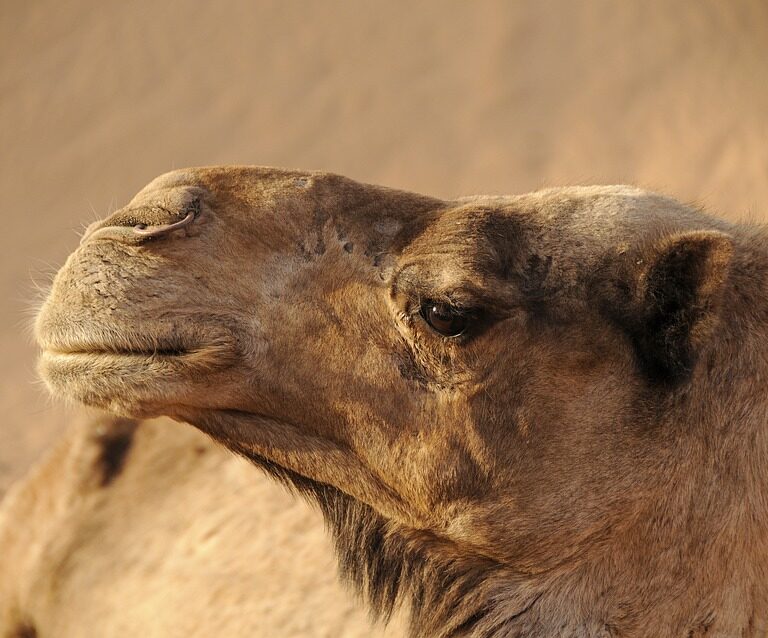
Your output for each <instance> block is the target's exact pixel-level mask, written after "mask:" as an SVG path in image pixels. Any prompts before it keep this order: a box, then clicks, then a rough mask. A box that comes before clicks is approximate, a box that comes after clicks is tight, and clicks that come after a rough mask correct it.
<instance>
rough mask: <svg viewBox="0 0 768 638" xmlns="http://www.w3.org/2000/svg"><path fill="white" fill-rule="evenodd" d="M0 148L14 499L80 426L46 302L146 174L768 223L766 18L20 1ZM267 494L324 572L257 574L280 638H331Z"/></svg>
mask: <svg viewBox="0 0 768 638" xmlns="http://www.w3.org/2000/svg"><path fill="white" fill-rule="evenodd" d="M0 143H1V144H0V146H1V147H2V154H1V155H0V193H2V207H3V211H2V224H3V229H2V232H1V233H0V242H2V250H0V260H1V262H0V263H1V264H2V268H1V269H0V275H1V277H0V287H1V288H0V291H1V294H2V299H3V303H2V305H0V339H1V341H0V345H1V347H2V352H3V357H2V358H1V359H0V414H2V423H0V495H2V493H3V492H4V491H5V490H6V489H7V487H8V485H9V484H10V483H11V482H12V481H14V480H16V479H18V478H19V477H20V476H22V475H23V474H24V472H25V471H26V470H27V469H28V468H29V467H30V465H31V464H32V463H33V462H34V461H35V459H37V458H39V457H40V456H41V454H43V453H44V451H45V450H46V449H48V448H50V446H51V445H53V443H54V442H55V441H56V440H57V438H58V437H59V436H60V435H61V434H62V433H63V431H64V430H65V428H66V427H67V423H69V422H71V421H72V420H73V419H74V418H75V413H76V410H75V409H73V408H66V407H65V406H62V405H60V404H58V403H54V402H52V401H51V400H50V399H48V398H47V396H46V394H45V391H44V389H43V388H42V387H41V386H40V384H39V383H38V382H37V381H36V376H35V371H34V368H35V347H34V343H33V340H32V337H31V333H30V330H29V327H28V326H29V324H30V321H31V320H30V316H31V315H32V313H33V312H34V307H35V304H36V302H37V299H38V298H39V292H38V288H43V289H44V287H45V285H46V283H47V282H48V281H49V279H50V276H51V274H52V273H53V272H55V269H56V268H57V266H58V265H60V264H61V263H62V261H63V259H64V258H65V257H66V255H67V253H68V252H69V251H71V250H72V249H73V248H74V247H75V246H76V244H77V235H78V233H79V232H80V231H81V230H82V228H83V227H84V225H85V224H87V223H89V222H90V221H93V220H94V219H96V218H97V217H101V216H104V215H105V214H106V213H107V212H109V211H110V210H114V209H115V208H117V207H120V206H122V205H123V204H124V203H126V202H127V201H128V199H129V198H130V197H131V196H132V195H133V193H134V192H135V191H137V190H138V189H139V188H141V187H142V186H143V185H144V184H145V183H146V182H148V181H149V180H150V179H152V178H153V177H154V176H156V175H158V174H160V173H162V172H165V171H167V170H169V169H171V168H179V167H183V166H191V165H204V164H221V163H228V164H232V163H242V164H263V165H278V166H288V167H298V168H309V169H323V170H330V171H335V172H339V173H343V174H345V175H348V176H350V177H352V178H355V179H358V180H361V181H367V182H376V183H381V184H386V185H389V186H394V187H398V188H402V189H410V190H416V191H421V192H424V193H429V194H433V195H438V196H445V197H452V196H459V195H468V194H472V193H517V192H523V191H528V190H534V189H537V188H540V187H544V186H553V185H564V184H584V183H621V182H629V183H633V184H638V185H641V186H644V187H647V188H652V189H655V190H660V191H662V192H665V193H667V194H669V195H672V196H674V197H677V198H679V199H681V200H683V201H689V202H695V203H696V204H698V205H700V206H703V207H705V208H706V209H708V210H709V211H711V212H713V213H716V214H719V215H723V216H725V217H728V218H731V219H741V220H744V219H748V220H756V221H760V220H764V221H768V4H766V3H765V2H762V1H761V0H754V1H752V2H748V1H729V2H725V1H717V0H707V1H705V0H697V1H693V0H691V1H688V2H686V1H684V0H680V1H679V2H660V1H656V0H653V1H643V2H634V1H633V2H620V3H619V2H610V1H608V0H604V1H599V0H590V1H588V2H578V3H577V2H569V1H567V0H559V1H549V0H540V1H529V2H516V3H511V2H509V3H507V2H479V3H464V2H427V3H413V2H400V1H398V2H394V1H389V2H386V3H378V4H374V3H341V2H323V3H320V2H300V1H295V0H290V1H287V2H285V1H284V2H266V1H261V2H248V1H245V0H232V1H227V2H220V3H209V4H202V3H193V2H182V1H180V0H171V1H168V2H163V3H150V2H148V1H147V0H139V1H137V2H131V3H123V2H103V3H94V2H85V1H84V0H70V1H68V2H66V3H60V2H59V3H57V2H52V1H50V0H40V1H37V2H27V3H11V2H4V3H2V4H1V5H0ZM254 480H258V481H263V482H264V485H263V487H260V488H259V489H260V491H259V494H260V505H259V507H262V508H263V511H265V512H266V511H281V510H283V509H285V510H286V511H287V510H289V509H290V512H291V515H290V516H291V517H292V518H291V520H292V521H293V522H292V524H291V525H287V526H285V527H284V528H283V529H282V530H280V529H278V530H275V529H271V528H269V527H268V525H266V524H264V521H265V517H257V519H256V520H258V521H260V522H259V523H258V524H257V525H255V529H254V534H253V538H254V543H263V544H265V547H268V545H266V544H274V543H279V544H280V548H281V551H283V552H286V555H290V553H291V549H292V548H296V549H297V550H298V549H301V551H302V552H304V554H303V555H306V556H312V557H315V558H313V559H312V560H310V561H304V562H303V563H302V564H299V563H296V564H295V565H288V566H286V565H282V567H281V569H280V570H279V571H278V572H275V570H274V569H272V568H270V563H269V561H266V562H265V567H264V587H263V589H262V590H260V591H255V592H254V595H255V596H263V597H267V598H265V600H267V602H268V603H269V604H265V605H264V609H265V611H264V613H265V618H264V624H263V626H264V627H272V629H271V630H270V633H265V634H264V635H265V636H266V635H269V636H288V635H291V636H300V635H301V636H325V635H332V634H328V633H326V630H325V629H324V628H323V627H320V626H318V624H317V623H312V622H311V619H305V620H306V622H303V623H302V622H301V616H300V615H301V614H302V613H309V612H308V611H306V610H304V611H303V610H302V608H300V607H299V608H297V603H296V601H297V600H300V598H301V596H300V592H298V593H297V592H296V590H295V588H294V590H293V594H292V596H290V597H285V596H281V594H280V592H281V591H285V589H286V588H289V587H291V586H292V583H294V584H295V583H302V586H304V587H308V588H311V587H312V582H313V580H312V578H310V577H307V574H311V572H312V570H313V569H316V571H317V573H318V579H325V578H326V572H327V571H328V569H329V566H330V564H331V559H330V549H329V547H328V545H327V541H326V540H325V537H324V534H323V530H322V526H321V524H320V522H319V519H318V518H317V516H316V515H315V514H312V513H309V510H306V512H305V511H304V510H303V509H301V508H303V505H297V504H296V503H294V502H293V501H292V499H291V497H289V496H287V495H286V494H285V493H284V492H283V491H282V490H281V489H280V488H279V487H277V486H273V485H271V484H269V483H267V482H266V479H262V478H255V479H254ZM297 508H298V509H297ZM296 517H298V518H296ZM267 518H268V517H267ZM297 521H303V522H297ZM304 524H306V529H310V530H311V533H308V532H307V531H306V529H305V528H304ZM298 529H302V533H301V534H298V533H296V531H295V530H298ZM292 530H294V531H292ZM0 551H2V548H0ZM267 553H268V552H267ZM312 561H315V562H314V563H313V562H312ZM291 568H293V569H294V570H300V571H301V578H298V577H297V575H298V571H294V573H293V575H292V574H291ZM276 579H281V580H279V581H276ZM281 583H282V584H283V585H284V586H281ZM338 596H345V594H344V593H343V591H342V590H341V588H339V589H338ZM269 597H271V598H269ZM287 612H290V613H287ZM270 613H271V614H273V615H272V616H271V617H270V616H269V614H270ZM289 616H290V617H291V618H292V619H293V621H295V622H293V625H292V626H291V627H290V628H289V627H287V626H284V625H282V626H281V623H284V622H285V618H287V617H289ZM270 618H272V621H271V624H270ZM297 619H298V621H297ZM347 621H348V622H347V624H346V625H345V626H346V627H347V629H348V631H347V633H345V634H344V635H349V636H353V635H359V636H365V635H369V633H368V632H369V630H368V628H367V621H366V617H365V614H364V613H362V612H361V613H360V614H359V616H356V617H354V618H352V619H349V618H348V619H347ZM296 627H303V628H302V629H296ZM308 627H309V628H311V629H307V628H308Z"/></svg>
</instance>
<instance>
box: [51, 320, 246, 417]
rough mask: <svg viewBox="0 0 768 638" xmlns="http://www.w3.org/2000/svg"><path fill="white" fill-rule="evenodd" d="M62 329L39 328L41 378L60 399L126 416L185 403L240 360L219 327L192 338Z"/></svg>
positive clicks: (232, 340) (233, 341)
mask: <svg viewBox="0 0 768 638" xmlns="http://www.w3.org/2000/svg"><path fill="white" fill-rule="evenodd" d="M61 326H62V324H58V325H56V326H55V327H51V325H50V324H48V325H44V326H39V328H40V329H39V330H38V335H39V338H40V342H41V346H42V352H41V355H40V359H39V361H38V372H39V373H40V376H41V377H42V379H43V381H44V382H45V384H46V386H48V388H49V390H50V391H51V392H52V393H53V394H54V395H56V396H60V397H63V398H70V399H75V400H76V401H79V402H81V403H85V404H86V405H90V406H94V407H99V408H105V409H108V410H117V411H119V412H120V413H124V414H131V415H137V416H138V415H141V416H146V415H147V414H149V413H150V412H151V413H154V412H158V413H160V411H159V406H162V405H164V404H165V403H167V402H168V401H174V400H181V399H182V398H183V397H185V396H186V394H187V393H189V392H191V391H192V389H193V388H194V387H196V386H197V385H198V384H199V383H202V380H204V379H206V378H207V377H208V375H210V374H211V373H214V372H217V371H221V370H224V369H226V368H229V367H231V366H232V365H234V364H236V363H237V361H238V360H239V357H240V354H239V353H240V350H241V349H240V348H239V347H238V343H239V342H238V340H237V338H236V336H235V334H234V333H232V332H231V331H229V330H226V329H224V328H223V327H222V326H220V325H219V326H211V327H210V328H209V329H207V330H203V329H201V328H200V327H199V326H198V327H196V329H195V330H194V331H189V333H187V332H184V331H183V330H182V329H178V328H177V329H176V330H174V329H169V328H170V326H165V330H162V329H160V328H157V329H154V330H150V329H147V326H143V327H142V328H143V329H139V327H138V326H134V327H133V328H132V329H130V330H119V331H118V330H115V329H114V327H112V328H109V327H106V326H95V327H94V326H92V324H91V323H90V322H88V328H89V329H86V330H82V328H83V327H85V326H79V328H80V329H79V330H78V329H77V326H73V325H72V324H71V323H66V324H64V325H63V327H61ZM182 328H183V326H182ZM146 406H151V407H150V408H147V407H146ZM145 408H146V409H145ZM147 410H149V412H147ZM145 412H146V414H145Z"/></svg>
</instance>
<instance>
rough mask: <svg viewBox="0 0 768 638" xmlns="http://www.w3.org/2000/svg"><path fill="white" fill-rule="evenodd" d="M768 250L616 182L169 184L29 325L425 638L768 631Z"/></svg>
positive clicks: (85, 245) (105, 404)
mask: <svg viewBox="0 0 768 638" xmlns="http://www.w3.org/2000/svg"><path fill="white" fill-rule="evenodd" d="M767 283H768V238H766V236H765V232H764V231H763V230H762V229H761V228H758V227H750V226H740V225H732V224H728V223H726V222H723V221H719V220H715V219H712V218H710V217H706V216H704V215H702V214H700V213H698V212H696V211H693V210H691V209H689V208H686V207H684V206H682V205H680V204H678V203H676V202H674V201H672V200H670V199H666V198H663V197H660V196H657V195H652V194H649V193H646V192H642V191H640V190H636V189H633V188H629V187H592V188H565V189H554V190H547V191H542V192H539V193H534V194H529V195H523V196H518V197H495V198H482V197H480V198H471V199H462V200H458V201H451V202H446V201H440V200H437V199H432V198H429V197H424V196H421V195H415V194H409V193H402V192H398V191H393V190H388V189H384V188H380V187H375V186H367V185H361V184H357V183H355V182H353V181H350V180H348V179H345V178H342V177H338V176H335V175H327V174H319V173H317V174H316V173H301V172H293V171H282V170H273V169H260V168H237V167H225V168H210V169H194V170H183V171H176V172H174V173H170V174H168V175H165V176H163V177H160V178H158V179H157V180H155V181H154V182H152V183H151V184H150V185H149V186H147V187H146V188H145V189H144V190H143V191H141V193H139V195H137V197H136V198H135V199H134V200H133V201H132V202H131V203H130V204H129V205H128V206H127V207H126V208H124V209H122V210H120V211H118V212H116V213H115V214H113V215H112V216H110V217H109V218H108V219H107V220H105V221H103V222H100V223H97V224H94V225H93V226H92V227H91V228H90V229H89V230H88V232H87V233H86V235H85V237H84V238H83V241H82V244H81V247H80V248H79V249H78V250H77V251H76V252H75V253H74V254H73V255H72V256H71V257H70V258H69V260H68V261H67V263H66V265H65V266H64V268H63V269H62V270H61V272H60V273H59V274H58V276H57V278H56V281H55V283H54V286H53V289H52V292H51V295H50V297H49V299H48V301H47V303H46V304H45V306H44V308H43V309H42V312H41V314H40V316H39V319H38V322H37V334H38V337H39V340H40V343H41V345H42V347H43V355H42V360H41V371H42V374H43V376H44V378H45V380H46V382H47V383H48V385H49V386H50V387H51V389H52V390H53V391H54V392H55V393H56V394H58V395H62V396H67V397H74V398H75V399H77V400H79V401H81V402H83V403H86V404H89V405H93V406H98V407H102V408H107V409H108V410H111V411H113V412H115V413H118V414H124V415H131V416H133V417H148V416H154V415H160V414H165V415H169V416H171V417H173V418H174V419H177V420H181V421H185V422H188V423H191V424H193V425H195V426H196V427H198V428H199V429H201V430H202V431H204V432H206V433H207V434H209V435H210V436H211V437H213V438H214V439H216V440H218V441H220V442H222V443H223V444H224V445H225V446H226V447H228V448H230V449H231V450H234V451H235V452H237V453H239V454H241V455H243V456H245V457H246V458H248V459H250V460H251V461H253V462H254V463H255V464H257V465H260V466H261V467H263V468H265V469H266V470H267V471H268V472H269V473H271V474H273V475H274V476H276V477H278V478H279V479H281V480H282V481H284V482H286V483H289V484H291V485H293V486H294V487H295V488H296V489H298V490H299V491H301V492H302V493H304V494H306V495H307V496H308V497H310V498H312V499H314V500H316V501H317V502H318V503H319V506H320V508H321V509H322V511H323V514H324V516H325V518H326V519H327V521H328V524H329V526H330V528H331V529H332V532H333V535H334V537H335V543H336V549H337V552H338V555H339V559H340V563H341V569H342V572H343V573H344V574H345V575H347V576H348V577H349V578H350V579H351V581H352V582H354V583H355V584H356V585H357V586H358V588H359V589H360V590H361V591H362V592H363V593H364V595H365V597H366V598H367V600H368V601H369V603H370V605H371V606H372V607H373V608H374V609H375V610H377V611H379V612H380V613H383V614H385V615H386V614H387V613H388V612H389V611H390V610H391V609H392V608H393V606H395V605H396V604H397V603H398V602H400V601H402V602H405V603H406V604H407V606H408V608H409V610H410V615H411V622H412V633H413V635H416V636H429V637H432V636H441V637H442V636H528V637H530V636H703V635H705V634H706V635H710V636H753V635H763V634H764V633H765V631H766V627H767V626H768V574H766V568H767V567H768V546H767V545H768V535H767V534H766V531H767V530H768V521H767V520H766V516H767V515H768V502H766V501H767V499H766V496H765V495H766V494H767V493H768V489H767V488H768V440H767V437H768V430H767V429H766V427H765V421H766V407H767V406H768V399H766V398H765V393H764V392H763V388H762V384H763V379H764V378H765V375H766V372H768V364H767V362H766V359H765V356H766V354H768V346H767V345H766V338H767V337H768V315H766V311H768V297H767V295H766V285H767Z"/></svg>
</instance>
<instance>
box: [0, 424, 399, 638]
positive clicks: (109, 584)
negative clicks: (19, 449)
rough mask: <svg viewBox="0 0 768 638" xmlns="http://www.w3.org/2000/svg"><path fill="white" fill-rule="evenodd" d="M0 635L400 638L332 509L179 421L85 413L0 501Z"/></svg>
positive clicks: (395, 621) (25, 637)
mask: <svg viewBox="0 0 768 638" xmlns="http://www.w3.org/2000/svg"><path fill="white" fill-rule="evenodd" d="M0 548H2V551H1V552H0V636H1V637H2V638H31V637H33V636H36V637H37V638H41V637H43V638H44V637H45V636H55V637H56V638H82V637H83V636H98V637H99V638H132V637H134V636H142V638H174V637H179V638H182V637H183V638H211V637H212V636H254V637H258V636H280V637H281V638H320V637H321V636H329V637H330V636H338V637H340V638H397V637H402V636H403V635H404V628H403V619H402V618H401V617H395V618H394V619H393V621H392V622H390V623H389V625H387V626H386V627H384V626H383V625H382V624H381V623H378V624H376V625H372V624H371V621H370V619H369V617H368V614H366V613H365V610H364V609H363V607H362V605H361V603H360V601H359V600H358V599H357V598H356V597H355V596H354V595H352V594H351V592H349V591H345V589H344V588H343V587H342V586H341V583H340V582H339V581H338V579H337V578H336V576H335V569H334V565H333V559H332V551H331V547H330V542H329V539H328V538H327V535H326V534H325V530H324V529H323V525H322V520H321V517H320V514H319V512H316V511H314V512H313V511H312V510H311V509H310V508H308V507H307V506H306V504H305V503H303V502H302V501H301V499H297V498H295V497H292V496H291V495H290V494H289V493H287V492H286V491H285V490H283V489H282V488H281V487H279V486H277V485H274V484H273V482H272V481H271V480H270V479H269V478H268V477H267V476H265V475H264V474H263V473H262V472H261V471H260V470H259V469H258V468H256V467H254V466H253V465H252V464H250V463H248V461H246V460H245V459H242V458H239V457H237V456H235V455H233V454H232V453H231V452H229V451H228V450H226V449H225V448H223V447H222V446H220V445H218V444H216V443H214V442H213V441H211V440H210V439H209V438H208V437H207V436H205V435H204V434H203V433H201V432H199V431H198V430H195V429H193V428H190V427H188V426H186V425H182V424H179V423H175V422H173V421H171V420H169V419H156V420H150V421H134V420H131V419H123V418H119V417H111V416H109V415H105V414H98V413H97V414H85V415H83V416H82V417H78V418H77V419H76V420H75V422H74V423H73V427H72V428H71V429H70V430H69V431H68V432H67V434H66V436H65V437H64V439H63V440H62V441H61V442H60V443H59V444H58V445H57V446H56V447H55V448H54V449H53V450H52V451H51V452H50V453H49V454H48V455H47V456H46V457H45V458H44V459H43V460H42V461H41V462H40V463H39V464H38V466H36V467H35V468H34V469H33V470H32V471H31V472H30V474H29V476H27V477H26V478H25V480H23V481H21V482H19V483H18V484H17V485H16V486H14V488H13V489H12V490H11V492H10V493H9V494H8V495H7V496H6V498H5V499H4V501H3V502H2V504H0Z"/></svg>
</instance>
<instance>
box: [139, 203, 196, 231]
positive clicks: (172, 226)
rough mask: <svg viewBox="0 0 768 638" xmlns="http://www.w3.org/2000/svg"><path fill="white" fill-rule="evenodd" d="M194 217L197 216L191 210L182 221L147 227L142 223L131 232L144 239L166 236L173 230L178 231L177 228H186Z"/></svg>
mask: <svg viewBox="0 0 768 638" xmlns="http://www.w3.org/2000/svg"><path fill="white" fill-rule="evenodd" d="M196 216H197V211H196V210H195V209H193V210H190V211H189V212H187V214H186V216H185V217H184V219H181V220H179V221H177V222H174V223H173V224H163V225H161V226H147V225H146V224H144V223H138V224H136V225H135V226H134V227H133V232H134V233H136V234H137V235H141V236H142V237H144V238H149V237H160V236H161V235H167V234H168V233H171V232H173V231H174V230H178V229H179V228H184V227H185V226H188V225H189V224H191V223H192V222H193V221H194V220H195V217H196Z"/></svg>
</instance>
